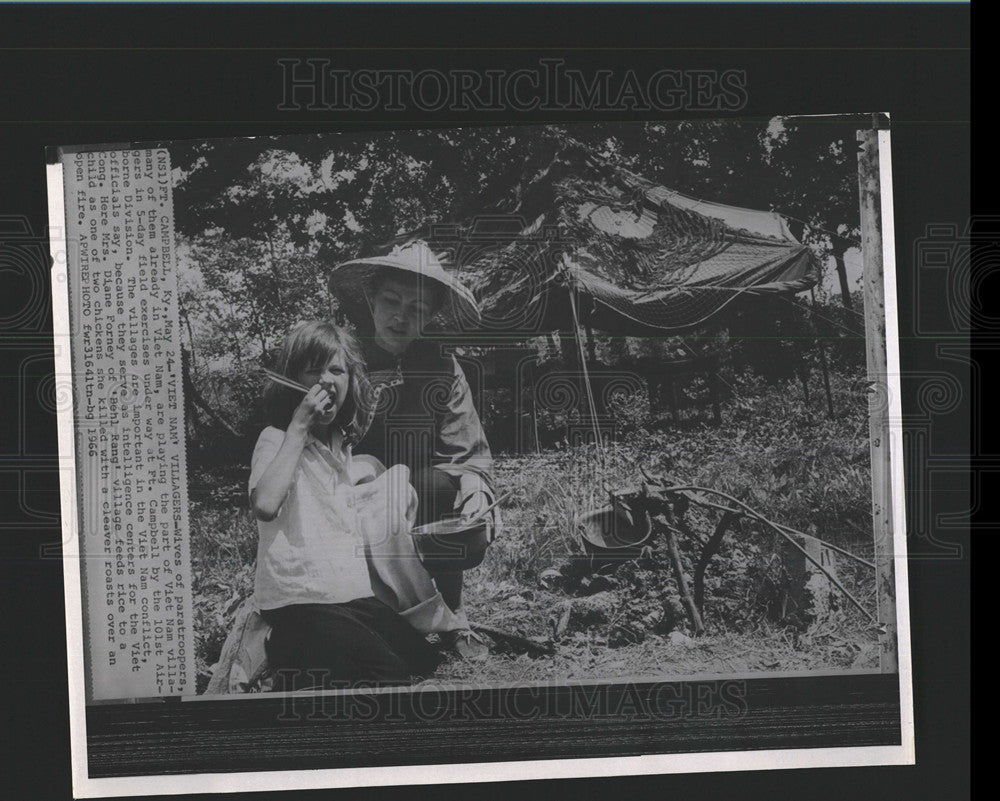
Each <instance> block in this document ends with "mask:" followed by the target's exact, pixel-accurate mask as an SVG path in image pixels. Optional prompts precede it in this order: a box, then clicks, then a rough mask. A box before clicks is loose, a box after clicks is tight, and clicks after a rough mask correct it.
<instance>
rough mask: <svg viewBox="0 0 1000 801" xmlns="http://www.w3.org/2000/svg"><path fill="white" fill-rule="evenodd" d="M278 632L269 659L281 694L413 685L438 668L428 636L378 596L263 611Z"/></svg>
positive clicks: (274, 632)
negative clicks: (351, 687)
mask: <svg viewBox="0 0 1000 801" xmlns="http://www.w3.org/2000/svg"><path fill="white" fill-rule="evenodd" d="M261 615H262V616H263V618H264V620H266V621H267V622H268V623H269V624H270V625H271V626H272V628H273V630H272V632H271V636H270V639H269V640H268V642H267V658H268V661H269V662H270V663H271V665H272V666H274V667H275V668H276V669H277V671H278V681H277V686H276V689H278V690H304V689H317V688H321V689H335V688H344V687H349V686H359V685H361V686H364V685H373V684H408V683H410V682H411V679H412V677H414V676H426V675H428V674H429V673H431V672H433V670H434V668H435V667H437V663H438V661H439V656H438V655H437V652H436V651H435V649H434V648H432V647H431V646H430V645H429V644H428V642H427V641H426V640H425V639H424V636H423V635H422V634H420V633H419V632H418V631H417V630H416V629H414V628H413V627H412V626H410V624H409V623H408V622H406V621H405V620H404V619H403V618H401V617H400V616H399V615H397V614H396V613H395V612H394V611H393V610H392V609H390V608H389V607H388V606H386V605H385V604H384V603H382V602H381V601H379V600H377V599H376V598H358V599H357V600H354V601H349V602H347V603H342V604H294V605H292V606H283V607H281V608H280V609H268V610H264V611H262V612H261Z"/></svg>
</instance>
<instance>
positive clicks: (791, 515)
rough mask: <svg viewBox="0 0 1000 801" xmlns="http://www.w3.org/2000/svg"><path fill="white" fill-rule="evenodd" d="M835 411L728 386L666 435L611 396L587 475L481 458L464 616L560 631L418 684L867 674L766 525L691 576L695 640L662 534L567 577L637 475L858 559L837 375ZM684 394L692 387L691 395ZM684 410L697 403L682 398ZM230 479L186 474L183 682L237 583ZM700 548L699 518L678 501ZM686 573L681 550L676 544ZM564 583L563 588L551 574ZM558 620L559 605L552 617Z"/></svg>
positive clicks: (855, 493) (557, 460) (584, 468)
mask: <svg viewBox="0 0 1000 801" xmlns="http://www.w3.org/2000/svg"><path fill="white" fill-rule="evenodd" d="M832 379H833V392H834V405H835V409H836V410H837V413H836V415H835V416H834V417H833V418H831V419H828V418H827V417H826V416H825V414H824V412H823V407H822V405H821V404H822V400H821V399H816V398H814V399H813V403H812V405H811V407H810V408H804V404H803V403H802V400H801V391H800V390H799V388H798V386H797V385H796V384H793V383H788V384H781V385H777V386H769V385H765V384H762V383H760V382H758V381H755V380H754V379H751V378H746V377H743V378H737V379H736V383H735V384H734V396H733V397H732V398H731V399H730V400H729V401H728V402H727V403H726V404H725V406H724V408H723V423H722V425H721V426H713V425H711V424H709V423H707V422H705V421H704V420H703V419H702V418H703V417H705V416H707V415H705V414H704V412H699V411H698V410H694V411H688V412H686V413H685V415H684V416H685V418H686V419H685V420H682V421H681V423H680V424H679V425H674V424H672V423H670V422H667V421H666V420H664V419H662V418H661V417H659V416H658V415H656V414H651V413H650V412H649V409H648V404H646V402H645V399H644V398H643V397H642V396H641V395H640V396H635V397H632V398H628V399H625V401H624V402H623V404H622V412H623V413H622V414H620V415H619V417H618V419H619V423H620V431H619V432H618V433H617V435H616V438H615V442H614V444H613V445H610V446H608V447H607V448H606V449H605V454H604V459H605V467H604V469H603V470H598V469H596V468H595V465H596V464H597V459H596V458H595V451H594V447H593V445H581V446H575V447H569V446H564V447H560V448H556V449H553V450H549V451H544V452H542V453H541V454H538V455H535V454H532V455H530V456H525V455H503V454H499V455H498V456H497V458H496V475H497V482H498V484H499V488H500V491H501V492H506V491H509V490H513V494H512V496H511V498H510V499H509V500H508V501H507V502H505V503H504V508H503V521H504V525H503V529H502V532H501V534H500V536H499V537H498V538H497V540H496V541H495V542H494V543H493V545H492V546H491V547H490V549H489V551H488V553H487V556H486V559H485V560H484V562H483V564H482V565H480V566H479V567H478V568H476V569H474V570H471V571H468V572H467V573H466V574H465V604H466V609H467V612H468V615H469V618H470V619H471V620H473V621H474V622H477V623H482V624H484V625H488V626H492V627H494V628H499V629H503V630H505V631H510V632H513V633H517V634H520V635H522V636H525V637H528V638H533V639H536V640H538V641H547V640H549V639H550V638H552V637H553V636H554V635H553V632H554V628H557V627H558V625H559V621H560V619H561V618H565V620H564V630H563V631H562V632H561V633H560V635H559V636H558V638H557V644H556V651H555V654H554V655H553V656H551V657H537V658H532V657H529V656H526V655H523V654H516V653H512V652H509V651H508V650H506V649H505V648H504V647H503V646H502V645H501V646H498V647H496V648H495V649H494V653H493V654H492V655H491V656H490V657H489V658H488V659H487V660H485V661H477V662H471V663H470V662H462V661H446V662H445V663H444V664H443V665H442V666H441V667H440V668H439V670H438V672H437V673H436V674H435V676H434V677H433V679H432V680H433V681H434V682H441V681H455V682H463V683H469V682H473V683H510V682H514V683H517V682H551V681H558V680H566V679H593V678H605V679H615V678H621V677H624V676H628V677H653V676H660V677H662V676H680V675H691V674H704V673H733V672H737V673H740V672H749V671H792V670H843V669H860V668H873V667H876V666H877V664H878V648H877V638H876V634H875V631H874V629H873V627H872V624H871V623H870V621H868V620H867V619H866V617H865V616H864V615H862V614H861V613H860V612H859V611H857V610H856V609H854V608H853V607H852V606H851V605H850V604H848V603H846V602H845V601H844V599H843V598H842V597H840V596H834V597H833V599H832V600H833V603H832V605H831V606H830V608H829V609H827V610H825V611H824V612H823V613H822V614H820V615H819V616H818V617H817V616H815V615H812V614H808V613H807V612H806V610H804V609H802V608H801V607H799V606H797V605H796V603H797V599H798V600H800V598H799V596H798V595H797V594H796V592H795V588H794V584H795V581H796V579H795V576H794V573H795V571H794V569H790V568H789V565H790V564H793V562H794V560H791V561H790V560H789V559H788V558H787V554H786V551H787V550H788V546H786V545H785V544H784V542H783V541H782V540H781V539H780V538H776V535H774V534H772V533H770V531H769V530H767V529H763V528H761V527H760V526H759V525H757V524H752V523H749V522H744V523H743V525H742V526H741V527H740V528H739V530H738V531H734V532H732V533H730V534H729V535H727V538H726V540H725V542H724V544H723V547H722V549H721V552H720V554H719V555H717V556H716V557H715V558H714V560H713V562H712V563H711V564H710V566H709V568H708V572H707V574H706V593H705V597H706V604H705V606H706V627H707V631H706V633H705V634H704V635H703V636H701V637H697V638H695V637H693V636H692V635H693V633H692V632H691V630H690V628H689V624H688V622H687V620H686V617H685V615H684V614H683V610H682V608H681V606H680V604H679V599H678V592H677V588H676V584H675V580H674V577H673V575H672V570H671V569H670V568H669V563H668V561H667V557H666V551H665V548H664V547H663V543H662V538H661V539H660V540H658V541H657V542H656V544H655V545H654V547H653V552H652V554H650V555H649V556H650V558H648V559H645V560H637V561H634V562H631V563H627V564H625V565H623V566H621V567H620V568H618V569H617V570H615V571H613V572H612V573H610V574H608V575H606V576H600V577H597V578H595V577H593V576H581V575H578V572H579V571H575V568H574V567H573V566H574V565H576V564H578V561H579V555H580V552H581V546H580V541H579V535H578V534H577V532H576V526H575V517H576V515H577V514H578V512H579V511H580V510H584V509H590V508H596V507H599V506H601V505H603V504H605V503H606V498H607V494H606V491H605V488H604V487H605V482H607V483H610V484H611V485H612V486H613V487H614V488H615V489H624V488H626V487H634V486H637V485H638V483H639V482H640V481H641V480H642V479H641V474H640V472H639V468H640V467H645V468H646V469H647V470H648V471H649V472H651V473H656V474H662V475H666V476H669V477H670V478H671V479H673V480H676V481H680V482H684V483H692V484H698V485H703V486H708V487H713V488H716V489H719V490H722V491H724V492H727V493H729V494H731V495H733V496H735V497H738V498H741V499H743V500H744V501H745V502H746V503H748V504H750V505H751V506H752V507H754V508H755V509H757V510H758V511H759V512H761V513H762V514H764V515H765V516H767V517H768V518H770V519H771V520H774V521H775V522H779V523H782V524H784V525H788V526H791V527H792V528H795V529H797V530H800V531H804V532H807V533H812V534H814V535H816V536H818V537H821V538H822V539H825V540H827V541H829V542H832V543H834V544H836V545H839V546H841V547H844V548H846V549H847V550H849V551H851V552H852V553H855V554H857V555H858V556H861V557H864V558H869V559H870V558H871V555H872V550H873V547H872V537H871V533H870V532H871V500H870V499H871V489H870V474H869V468H868V438H867V425H866V422H867V403H866V401H865V399H864V396H863V395H861V394H859V390H858V389H857V385H856V384H855V383H854V382H852V381H850V380H849V378H847V377H845V376H842V375H838V374H837V373H836V372H835V373H834V374H833V375H832ZM697 392H698V388H697V387H695V388H694V392H693V394H695V395H696V394H697ZM695 400H697V398H695ZM245 480H246V477H245V475H243V474H242V473H241V472H240V471H238V470H237V471H233V472H230V473H229V474H228V475H225V476H223V475H219V474H213V475H204V476H198V477H196V478H195V481H193V482H192V483H193V484H194V483H195V482H197V483H198V486H199V487H201V488H207V487H211V488H212V489H210V490H207V491H204V492H202V493H201V494H200V495H198V496H197V498H196V500H195V501H194V502H193V503H192V510H191V524H192V532H191V533H192V540H191V542H192V557H193V562H194V593H195V619H196V631H197V638H198V639H197V649H196V658H197V666H198V672H199V688H200V689H201V688H203V687H204V685H205V684H206V683H207V679H208V676H209V674H210V667H211V665H212V664H213V663H214V662H215V661H216V659H217V658H218V654H219V651H220V649H221V646H222V643H223V641H224V639H225V636H226V634H227V632H228V629H229V626H230V625H231V622H232V616H233V614H234V613H235V611H236V608H237V606H238V605H239V603H240V601H241V600H242V599H243V598H244V597H245V596H246V595H248V594H249V593H250V592H251V590H252V585H253V560H254V556H255V553H256V543H257V531H256V524H255V522H254V521H253V519H252V517H251V515H250V513H249V511H248V509H247V508H246V500H245V499H246V495H245V483H243V482H245ZM688 519H689V521H690V523H691V527H692V529H693V531H694V533H695V535H696V536H698V537H700V538H701V539H702V540H704V539H705V538H707V537H708V536H709V535H710V534H711V532H712V530H713V529H714V526H715V523H716V521H717V519H718V514H717V513H715V512H706V511H703V510H699V509H697V508H695V507H692V509H691V511H690V512H689V513H688ZM681 547H682V559H683V561H684V562H685V563H686V565H687V568H688V571H689V575H690V570H691V565H692V563H693V560H696V559H697V555H698V546H697V544H696V543H694V542H691V541H685V540H683V539H682V541H681ZM834 566H835V568H836V570H837V574H838V577H839V578H840V580H841V581H842V582H843V583H844V585H845V586H846V587H847V588H848V589H849V590H850V591H851V592H852V593H853V594H854V595H855V596H856V597H857V598H858V599H859V600H860V601H861V603H862V604H863V605H864V606H865V607H866V608H867V609H870V610H874V608H875V587H874V576H873V571H871V570H870V569H869V568H867V567H864V566H861V565H857V564H856V563H854V562H851V561H850V560H848V559H846V558H844V557H840V556H838V557H836V559H835V560H834ZM567 576H568V578H567ZM567 609H568V611H567Z"/></svg>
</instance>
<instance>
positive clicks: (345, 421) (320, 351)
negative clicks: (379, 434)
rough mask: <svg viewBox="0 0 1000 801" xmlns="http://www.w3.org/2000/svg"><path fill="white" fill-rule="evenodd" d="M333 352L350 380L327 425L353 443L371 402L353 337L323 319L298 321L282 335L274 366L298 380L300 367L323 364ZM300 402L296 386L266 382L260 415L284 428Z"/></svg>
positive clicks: (360, 432) (361, 431)
mask: <svg viewBox="0 0 1000 801" xmlns="http://www.w3.org/2000/svg"><path fill="white" fill-rule="evenodd" d="M337 353H343V354H344V361H345V362H346V364H347V372H348V375H349V376H350V383H349V386H348V391H347V397H346V398H345V399H344V403H343V405H342V406H341V408H340V411H339V412H338V413H337V416H336V417H335V418H334V420H333V422H332V423H331V425H333V426H337V427H339V428H340V429H341V430H342V431H343V432H344V444H345V445H354V444H356V443H357V442H358V441H360V440H361V438H362V437H363V436H364V435H365V432H366V431H367V430H368V425H369V424H370V423H371V411H372V404H371V402H370V398H369V396H370V394H371V391H370V387H369V383H368V378H367V374H366V372H365V362H364V358H363V357H362V355H361V349H360V348H359V347H358V343H357V340H355V339H354V337H353V336H351V334H350V333H349V332H347V331H345V330H344V329H343V328H340V327H338V326H336V325H334V324H333V323H331V322H327V321H325V320H309V321H306V322H303V323H298V324H296V325H294V326H292V328H291V330H290V331H289V332H288V334H287V336H286V337H285V340H284V342H283V343H282V346H281V352H280V354H279V356H278V361H277V364H275V366H274V369H275V370H276V371H277V372H279V373H281V374H282V375H283V376H285V377H286V378H290V379H292V380H298V376H299V374H300V373H301V372H302V371H303V370H306V369H308V368H310V367H314V366H316V365H318V364H323V365H325V364H327V363H328V362H329V361H330V359H332V358H333V357H334V355H335V354H337ZM301 402H302V393H301V392H299V391H298V390H294V389H289V388H288V387H284V386H282V385H281V384H278V383H276V382H274V381H271V382H269V383H268V385H267V388H266V389H265V390H264V416H265V418H266V419H267V423H268V425H271V426H274V427H275V428H280V429H282V430H285V429H287V428H288V424H289V423H290V422H291V420H292V415H293V414H294V413H295V409H296V408H297V407H298V405H299V404H300V403H301Z"/></svg>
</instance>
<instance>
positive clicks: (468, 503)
mask: <svg viewBox="0 0 1000 801" xmlns="http://www.w3.org/2000/svg"><path fill="white" fill-rule="evenodd" d="M491 503H492V501H491V500H490V496H489V495H487V494H486V493H485V492H483V491H482V490H477V491H476V492H473V493H472V494H471V495H468V496H467V497H465V498H460V499H459V501H458V504H457V505H456V508H457V509H458V510H459V512H460V513H461V514H462V515H463V516H464V517H466V518H468V519H469V520H474V519H475V518H477V517H479V516H480V515H481V514H482V513H483V512H484V511H486V509H488V508H489V505H490V504H491Z"/></svg>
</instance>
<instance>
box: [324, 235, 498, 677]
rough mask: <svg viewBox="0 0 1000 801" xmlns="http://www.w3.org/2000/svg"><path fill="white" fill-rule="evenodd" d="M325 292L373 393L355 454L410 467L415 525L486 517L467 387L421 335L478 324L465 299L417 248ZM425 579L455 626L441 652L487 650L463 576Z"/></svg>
mask: <svg viewBox="0 0 1000 801" xmlns="http://www.w3.org/2000/svg"><path fill="white" fill-rule="evenodd" d="M330 290H331V292H332V293H333V294H334V295H336V296H338V297H339V298H340V300H341V309H342V310H344V311H345V312H346V313H347V314H348V316H350V317H352V319H353V320H354V322H355V323H356V325H357V326H358V335H359V340H360V341H361V345H362V351H363V353H364V356H365V360H366V362H367V367H368V373H369V377H370V378H371V380H372V382H373V384H374V385H375V386H376V387H379V386H380V387H381V388H382V391H381V392H380V393H379V400H378V402H377V404H376V407H375V409H374V414H373V419H372V422H371V425H370V426H369V429H368V433H367V434H366V436H365V437H364V439H362V441H361V442H360V443H359V444H358V445H357V447H356V449H355V452H356V453H359V454H370V455H372V456H374V457H376V458H377V459H379V460H380V461H381V462H382V463H383V464H384V465H385V466H386V467H393V466H395V465H400V464H402V465H406V466H407V467H408V468H409V470H410V475H411V481H412V483H413V486H414V488H415V489H416V491H417V495H418V498H419V506H418V509H417V523H418V524H424V523H428V522H432V521H434V520H439V519H441V517H442V516H444V515H447V514H449V513H452V512H458V513H460V514H462V515H467V516H476V515H478V514H479V513H481V512H482V511H484V510H486V508H487V507H488V506H489V505H490V504H491V503H492V501H493V499H494V497H495V496H496V492H495V489H494V481H493V473H492V466H493V459H492V455H491V453H490V448H489V445H488V443H487V442H486V436H485V434H484V433H483V428H482V424H481V423H480V420H479V415H478V414H477V412H476V408H475V405H474V404H473V401H472V393H471V390H470V389H469V383H468V381H467V380H466V377H465V373H464V372H463V371H462V368H461V366H460V365H459V363H458V360H457V359H456V358H455V357H454V355H452V354H449V353H446V352H444V350H443V348H442V343H441V342H439V341H436V340H434V339H431V338H429V337H425V334H426V333H428V327H429V326H430V324H431V323H432V321H433V322H437V323H439V324H440V325H442V326H443V327H449V326H451V327H454V326H456V325H462V324H463V323H464V324H465V325H469V324H474V323H475V322H477V321H478V319H479V309H478V307H477V305H476V302H475V299H474V298H473V296H472V293H471V292H469V290H468V289H466V288H465V287H464V286H462V284H460V283H459V282H458V281H457V280H456V279H455V278H454V277H452V276H451V275H449V274H448V273H447V272H446V271H445V270H444V269H443V268H442V267H441V264H440V262H439V261H438V259H437V258H436V257H435V256H434V254H433V252H432V251H431V250H430V248H429V247H428V246H427V245H426V244H425V243H424V242H420V241H416V242H412V243H410V244H408V245H406V246H405V247H397V248H395V249H394V250H393V252H392V253H390V254H388V255H386V256H379V257H375V258H370V259H356V260H353V261H349V262H345V263H344V264H341V265H338V266H337V267H336V268H334V270H333V272H332V273H331V275H330ZM434 580H435V583H436V584H437V587H438V590H439V591H440V592H441V595H442V596H443V597H444V600H445V603H447V605H448V606H449V607H450V608H451V609H452V610H453V611H454V612H455V613H456V616H457V617H458V618H459V619H460V620H462V621H463V623H464V625H463V626H462V628H460V629H458V630H456V631H453V632H449V633H448V634H447V635H445V636H443V637H442V640H443V641H444V643H445V645H446V646H448V647H450V648H451V649H452V650H454V651H455V652H456V653H457V654H459V655H460V656H462V657H464V658H478V657H481V656H485V655H486V653H488V648H487V646H486V643H485V642H484V641H483V640H482V639H481V638H480V637H478V636H477V635H476V634H475V633H474V632H472V630H471V629H470V628H469V627H468V623H467V619H466V618H465V615H464V613H463V611H462V573H461V572H453V573H444V572H436V573H435V574H434Z"/></svg>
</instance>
